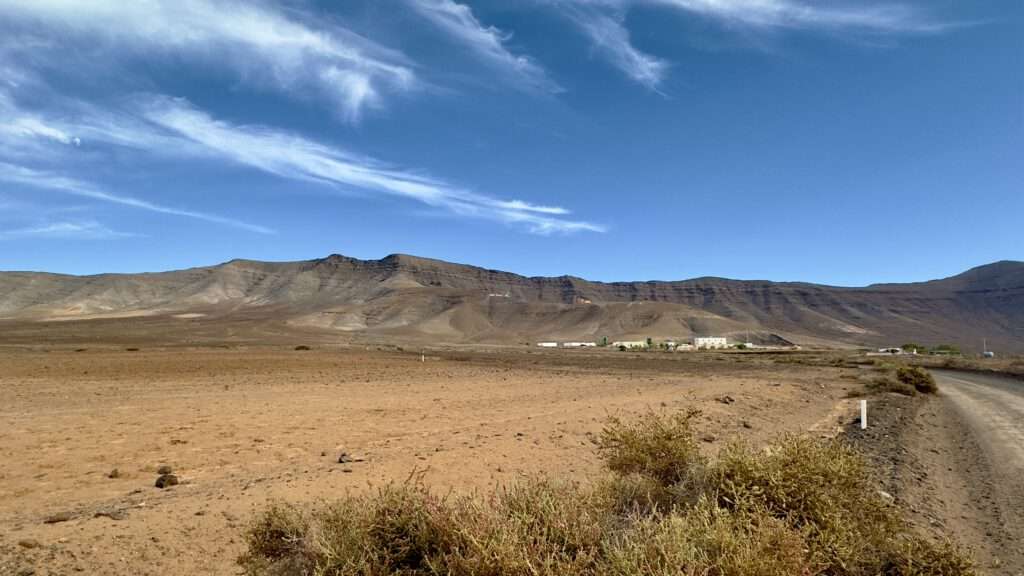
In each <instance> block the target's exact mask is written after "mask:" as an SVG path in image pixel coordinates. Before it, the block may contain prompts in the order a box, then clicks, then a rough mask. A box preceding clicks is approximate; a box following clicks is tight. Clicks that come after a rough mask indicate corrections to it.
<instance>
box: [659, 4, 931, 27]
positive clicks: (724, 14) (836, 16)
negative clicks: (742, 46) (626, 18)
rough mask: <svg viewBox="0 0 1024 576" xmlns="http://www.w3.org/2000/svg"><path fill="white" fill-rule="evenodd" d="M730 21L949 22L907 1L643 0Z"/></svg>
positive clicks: (772, 24)
mask: <svg viewBox="0 0 1024 576" xmlns="http://www.w3.org/2000/svg"><path fill="white" fill-rule="evenodd" d="M640 1H642V2H645V3H648V4H655V5H662V6H667V7H671V8H678V9H680V10H685V11H687V12H691V13H694V14H699V15H701V16H706V17H709V18H714V19H717V20H720V21H722V22H725V23H729V24H740V25H745V26H753V27H759V28H805V29H854V30H861V31H867V32H882V33H896V32H918V33H919V32H937V31H941V30H943V29H945V28H946V27H947V26H945V25H943V24H941V23H939V22H935V21H932V20H930V19H929V18H927V17H926V16H925V15H924V14H922V13H921V11H920V10H918V9H916V8H914V7H913V6H910V5H907V4H898V3H872V2H849V3H836V2H805V1H798V0H640Z"/></svg>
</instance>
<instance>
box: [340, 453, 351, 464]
mask: <svg viewBox="0 0 1024 576" xmlns="http://www.w3.org/2000/svg"><path fill="white" fill-rule="evenodd" d="M351 461H352V457H351V456H349V455H348V452H342V453H341V454H339V455H338V464H348V463H349V462H351Z"/></svg>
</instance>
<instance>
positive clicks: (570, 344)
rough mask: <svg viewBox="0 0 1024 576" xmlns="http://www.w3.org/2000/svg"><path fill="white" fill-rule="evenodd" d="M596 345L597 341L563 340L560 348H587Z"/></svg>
mask: <svg viewBox="0 0 1024 576" xmlns="http://www.w3.org/2000/svg"><path fill="white" fill-rule="evenodd" d="M591 346H597V342H563V343H562V348H589V347H591Z"/></svg>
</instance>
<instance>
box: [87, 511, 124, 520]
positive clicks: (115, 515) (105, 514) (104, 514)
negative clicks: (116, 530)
mask: <svg viewBox="0 0 1024 576" xmlns="http://www.w3.org/2000/svg"><path fill="white" fill-rule="evenodd" d="M92 517H93V518H110V519H111V520H124V519H125V518H127V517H128V512H127V511H125V510H117V509H115V508H104V509H102V510H97V511H96V513H95V514H93V515H92Z"/></svg>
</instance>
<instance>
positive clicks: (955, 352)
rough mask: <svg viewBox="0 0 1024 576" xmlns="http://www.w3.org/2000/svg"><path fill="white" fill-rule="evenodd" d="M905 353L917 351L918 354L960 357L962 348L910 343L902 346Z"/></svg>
mask: <svg viewBox="0 0 1024 576" xmlns="http://www.w3.org/2000/svg"><path fill="white" fill-rule="evenodd" d="M900 348H902V349H903V351H904V352H913V351H914V350H917V353H918V354H943V355H948V356H959V355H960V347H959V346H956V345H954V344H939V345H938V346H934V347H930V348H929V347H928V346H924V345H922V344H915V343H913V342H908V343H906V344H904V345H903V346H900Z"/></svg>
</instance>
